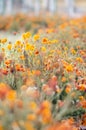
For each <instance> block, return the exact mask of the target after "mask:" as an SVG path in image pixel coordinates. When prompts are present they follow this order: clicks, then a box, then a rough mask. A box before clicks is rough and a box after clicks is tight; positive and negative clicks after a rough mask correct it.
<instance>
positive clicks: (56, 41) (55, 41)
mask: <svg viewBox="0 0 86 130" xmlns="http://www.w3.org/2000/svg"><path fill="white" fill-rule="evenodd" d="M58 42H59V41H58V40H56V39H54V40H51V43H58Z"/></svg>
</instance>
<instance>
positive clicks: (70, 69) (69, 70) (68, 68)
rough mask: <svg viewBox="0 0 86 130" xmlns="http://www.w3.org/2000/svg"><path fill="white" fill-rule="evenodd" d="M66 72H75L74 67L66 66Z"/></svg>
mask: <svg viewBox="0 0 86 130" xmlns="http://www.w3.org/2000/svg"><path fill="white" fill-rule="evenodd" d="M66 71H68V72H73V66H72V65H71V64H69V65H67V66H66Z"/></svg>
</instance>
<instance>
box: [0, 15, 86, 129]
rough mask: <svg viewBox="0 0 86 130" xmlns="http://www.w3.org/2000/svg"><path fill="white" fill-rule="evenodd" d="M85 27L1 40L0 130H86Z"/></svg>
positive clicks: (68, 25) (78, 24) (81, 23)
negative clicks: (82, 127)
mask: <svg viewBox="0 0 86 130" xmlns="http://www.w3.org/2000/svg"><path fill="white" fill-rule="evenodd" d="M85 23H86V18H85V17H83V18H81V19H74V20H69V21H67V22H64V23H63V24H60V25H59V26H58V27H57V29H56V28H53V29H47V30H45V31H44V30H41V31H40V30H39V31H38V32H37V33H36V34H34V35H33V34H31V33H30V32H25V33H23V34H22V36H21V38H20V39H17V40H14V39H12V41H9V39H7V38H0V130H17V129H18V130H57V129H58V130H78V126H79V125H80V124H81V125H84V126H86V47H85V45H86V37H85V34H86V26H85Z"/></svg>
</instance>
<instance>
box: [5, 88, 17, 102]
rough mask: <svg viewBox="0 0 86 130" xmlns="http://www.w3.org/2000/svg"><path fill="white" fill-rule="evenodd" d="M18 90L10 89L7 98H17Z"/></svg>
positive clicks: (11, 99)
mask: <svg viewBox="0 0 86 130" xmlns="http://www.w3.org/2000/svg"><path fill="white" fill-rule="evenodd" d="M16 96H17V95H16V91H15V90H10V91H9V92H8V93H7V99H8V100H10V101H13V100H15V99H16Z"/></svg>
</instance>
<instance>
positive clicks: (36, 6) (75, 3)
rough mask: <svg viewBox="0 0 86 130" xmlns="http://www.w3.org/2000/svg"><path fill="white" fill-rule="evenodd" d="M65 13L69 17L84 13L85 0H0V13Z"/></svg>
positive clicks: (85, 11)
mask: <svg viewBox="0 0 86 130" xmlns="http://www.w3.org/2000/svg"><path fill="white" fill-rule="evenodd" d="M21 12H22V13H26V14H28V15H32V14H33V13H34V15H40V14H45V13H50V14H55V13H58V14H66V15H69V16H71V17H76V16H81V15H85V14H86V0H0V15H11V14H16V13H21Z"/></svg>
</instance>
